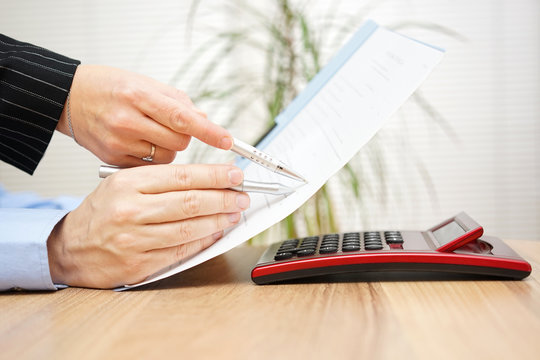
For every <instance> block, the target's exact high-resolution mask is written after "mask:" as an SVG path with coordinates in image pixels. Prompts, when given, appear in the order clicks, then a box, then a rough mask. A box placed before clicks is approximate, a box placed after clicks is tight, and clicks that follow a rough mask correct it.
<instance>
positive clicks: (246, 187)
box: [99, 165, 295, 195]
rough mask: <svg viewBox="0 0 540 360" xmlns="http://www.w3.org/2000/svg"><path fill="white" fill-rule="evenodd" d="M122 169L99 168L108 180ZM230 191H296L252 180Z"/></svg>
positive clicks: (275, 184)
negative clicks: (108, 177)
mask: <svg viewBox="0 0 540 360" xmlns="http://www.w3.org/2000/svg"><path fill="white" fill-rule="evenodd" d="M118 170H122V168H120V167H117V166H109V165H101V166H100V167H99V177H100V178H106V177H107V176H109V175H112V174H114V173H115V172H117V171H118ZM228 189H229V190H235V191H245V192H257V193H264V194H271V195H288V194H292V193H293V192H294V191H295V190H294V189H293V188H290V187H288V186H285V185H283V184H279V183H266V182H259V181H252V180H244V181H243V182H242V184H240V185H237V186H232V187H230V188H228Z"/></svg>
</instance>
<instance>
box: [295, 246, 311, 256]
mask: <svg viewBox="0 0 540 360" xmlns="http://www.w3.org/2000/svg"><path fill="white" fill-rule="evenodd" d="M313 254H315V248H310V249H299V250H298V251H297V252H296V255H297V256H310V255H313Z"/></svg>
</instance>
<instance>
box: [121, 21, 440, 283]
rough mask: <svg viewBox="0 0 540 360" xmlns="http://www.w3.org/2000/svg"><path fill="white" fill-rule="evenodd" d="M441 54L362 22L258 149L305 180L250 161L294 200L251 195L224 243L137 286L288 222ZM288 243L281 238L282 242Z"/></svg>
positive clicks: (250, 167)
mask: <svg viewBox="0 0 540 360" xmlns="http://www.w3.org/2000/svg"><path fill="white" fill-rule="evenodd" d="M442 56H443V51H442V50H441V49H438V48H436V47H433V46H430V45H427V44H424V43H421V42H419V41H416V40H413V39H410V38H408V37H405V36H403V35H400V34H398V33H395V32H393V31H390V30H388V29H385V28H383V27H381V26H379V25H377V24H376V23H375V22H373V21H368V22H367V23H366V24H364V25H363V26H362V27H361V28H360V29H359V30H358V31H357V32H356V34H355V35H354V36H353V37H352V38H351V39H350V40H349V41H348V42H347V44H346V45H345V46H344V47H343V48H342V49H341V50H340V51H339V53H338V54H337V55H336V56H335V57H334V58H333V59H332V60H331V61H330V62H329V63H328V65H327V66H325V67H324V69H323V70H321V72H320V73H319V74H317V76H316V77H315V78H314V79H313V80H312V81H311V82H310V83H309V84H308V86H307V87H306V89H305V90H304V91H303V92H302V93H300V94H299V96H298V97H297V98H296V99H295V100H294V101H293V102H292V103H291V104H290V105H289V106H288V107H287V109H285V111H284V112H283V113H282V114H280V115H279V116H278V117H277V118H276V124H277V125H276V126H275V127H274V129H273V130H272V131H271V132H270V133H269V134H268V135H267V136H266V137H265V138H264V139H263V141H262V142H261V143H260V144H259V145H258V148H259V149H260V150H263V151H264V152H266V153H268V154H270V155H272V156H274V157H275V158H278V159H280V160H282V161H283V162H285V163H286V164H287V165H289V166H290V167H291V168H292V169H294V170H295V171H297V172H299V173H300V174H301V175H302V176H304V177H305V178H306V179H307V180H308V183H307V184H301V183H299V182H297V181H295V180H292V179H289V178H286V177H283V176H280V175H278V174H275V173H272V172H271V171H268V170H267V169H265V168H263V167H261V166H259V165H257V164H254V163H251V162H249V161H247V160H246V159H243V160H241V161H239V163H238V164H239V166H241V167H242V168H243V169H244V177H245V179H249V180H255V181H263V182H280V183H282V184H284V185H286V186H290V187H295V188H297V189H296V192H294V193H292V194H290V195H287V196H285V195H282V196H275V195H267V194H257V193H252V194H250V197H251V207H250V208H249V209H248V210H247V211H245V212H244V213H243V216H242V220H241V221H240V222H239V223H238V224H237V225H236V226H235V227H234V228H232V229H230V230H229V231H227V232H226V233H225V235H224V236H223V238H222V239H220V240H218V241H217V242H216V243H215V244H213V245H212V246H211V247H209V248H207V249H206V250H204V251H202V252H201V253H199V254H197V255H195V256H193V257H191V258H189V259H186V260H184V261H182V262H181V263H178V264H173V265H172V266H169V267H167V268H165V269H163V270H161V271H160V272H159V273H156V274H154V275H152V276H150V277H149V278H148V279H146V280H145V281H143V282H141V283H139V284H135V285H126V286H125V287H122V288H120V289H119V290H123V289H127V288H133V287H136V286H140V285H144V284H147V283H150V282H153V281H156V280H160V279H163V278H166V277H168V276H171V275H173V274H176V273H179V272H181V271H184V270H186V269H189V268H191V267H193V266H195V265H198V264H200V263H202V262H204V261H206V260H209V259H211V258H213V257H215V256H217V255H220V254H222V253H224V252H226V251H228V250H230V249H232V248H234V247H235V246H237V245H239V244H241V243H243V242H245V241H247V240H248V239H250V238H252V237H253V236H255V235H257V234H259V233H260V232H262V231H264V230H266V229H267V228H269V227H270V226H272V225H274V224H275V223H277V222H279V221H281V220H283V219H284V218H285V217H287V216H288V215H290V214H291V213H292V212H293V211H295V210H296V209H298V208H299V207H300V206H301V205H302V204H304V202H306V201H307V200H308V199H309V198H310V197H311V196H313V194H315V192H317V190H319V189H320V188H321V186H323V185H324V183H326V181H327V180H328V179H329V178H330V177H331V176H332V175H333V174H335V173H336V172H337V171H338V170H339V169H341V168H342V167H343V166H344V165H345V164H346V163H347V162H349V161H350V160H351V158H352V157H353V156H354V155H355V154H356V153H357V152H358V151H359V150H360V148H361V147H362V146H364V145H365V144H366V143H367V142H368V141H369V140H370V139H371V138H372V137H373V136H374V135H375V133H376V132H377V131H378V130H379V129H380V128H381V127H382V126H383V125H384V123H385V122H386V121H387V120H388V119H389V118H390V116H391V115H392V114H393V113H394V112H395V111H396V110H397V109H398V108H399V107H400V106H401V105H402V104H403V103H404V102H405V101H406V100H407V98H408V97H409V96H410V95H411V94H412V93H413V92H414V91H415V90H416V88H417V87H418V86H419V85H420V84H421V83H422V81H424V79H426V77H427V76H428V74H429V73H430V72H431V70H432V69H433V68H434V67H435V65H436V64H437V63H438V62H439V61H440V60H441V58H442ZM280 240H284V239H276V241H280Z"/></svg>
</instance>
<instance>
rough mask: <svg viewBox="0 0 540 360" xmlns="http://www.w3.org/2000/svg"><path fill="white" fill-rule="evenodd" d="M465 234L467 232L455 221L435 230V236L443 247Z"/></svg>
mask: <svg viewBox="0 0 540 360" xmlns="http://www.w3.org/2000/svg"><path fill="white" fill-rule="evenodd" d="M465 233H466V231H465V230H464V229H463V228H462V227H461V226H460V225H459V224H458V223H457V222H455V221H451V222H449V223H448V224H446V225H444V226H442V227H440V228H438V229H437V230H433V235H434V236H435V238H436V239H437V241H438V242H439V244H441V245H444V244H446V243H449V242H450V241H452V240H454V239H457V238H458V237H460V236H462V235H464V234H465Z"/></svg>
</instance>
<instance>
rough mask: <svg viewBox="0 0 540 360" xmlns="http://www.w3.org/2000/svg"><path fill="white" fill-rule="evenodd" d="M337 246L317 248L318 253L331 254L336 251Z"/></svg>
mask: <svg viewBox="0 0 540 360" xmlns="http://www.w3.org/2000/svg"><path fill="white" fill-rule="evenodd" d="M337 250H338V248H337V246H325V247H321V248H320V249H319V254H333V253H335V252H337Z"/></svg>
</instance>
